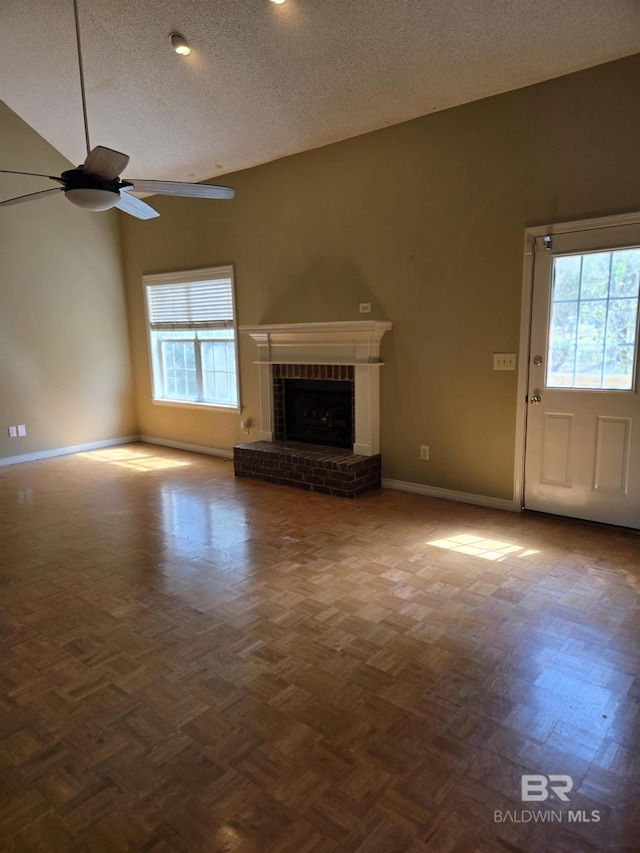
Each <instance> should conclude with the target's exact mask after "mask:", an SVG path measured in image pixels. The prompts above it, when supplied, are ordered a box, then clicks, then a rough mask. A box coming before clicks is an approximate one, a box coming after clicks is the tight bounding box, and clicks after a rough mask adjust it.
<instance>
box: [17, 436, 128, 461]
mask: <svg viewBox="0 0 640 853" xmlns="http://www.w3.org/2000/svg"><path fill="white" fill-rule="evenodd" d="M134 441H140V436H139V435H124V436H121V437H120V438H107V439H105V441H91V442H89V443H88V444H74V445H73V446H72V447H55V448H54V449H53V450H38V451H36V452H35V453H23V454H22V455H21V456H5V457H4V458H2V459H0V468H1V467H3V466H4V465H18V464H19V463H20V462H35V461H37V460H38V459H51V457H52V456H67V455H68V454H69V453H84V452H85V451H87V450H101V449H102V448H103V447H114V446H115V445H117V444H131V443H132V442H134Z"/></svg>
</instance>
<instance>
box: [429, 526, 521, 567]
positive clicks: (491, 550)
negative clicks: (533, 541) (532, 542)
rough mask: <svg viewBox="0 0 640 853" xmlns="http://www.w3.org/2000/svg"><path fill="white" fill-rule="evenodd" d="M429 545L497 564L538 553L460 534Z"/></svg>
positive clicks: (498, 541)
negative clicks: (508, 558)
mask: <svg viewBox="0 0 640 853" xmlns="http://www.w3.org/2000/svg"><path fill="white" fill-rule="evenodd" d="M427 545H434V546H435V547H436V548H445V549H446V550H447V551H457V552H458V553H460V554H469V555H470V556H473V557H482V559H483V560H493V561H494V562H496V563H498V562H500V561H501V560H504V559H506V558H507V557H529V556H530V555H532V554H537V553H538V552H537V551H534V550H532V549H531V548H524V546H522V545H511V544H510V543H509V542H501V541H500V540H498V539H483V537H482V536H476V535H472V534H469V533H459V534H458V535H457V536H449V537H448V538H447V539H434V540H432V541H431V542H427Z"/></svg>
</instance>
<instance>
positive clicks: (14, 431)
mask: <svg viewBox="0 0 640 853" xmlns="http://www.w3.org/2000/svg"><path fill="white" fill-rule="evenodd" d="M17 437H18V428H17V427H14V426H11V427H9V438H17Z"/></svg>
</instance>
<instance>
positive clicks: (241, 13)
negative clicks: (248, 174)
mask: <svg viewBox="0 0 640 853" xmlns="http://www.w3.org/2000/svg"><path fill="white" fill-rule="evenodd" d="M1 9H2V19H1V24H2V32H3V36H2V48H1V52H0V57H1V65H0V82H1V92H2V98H3V100H4V101H5V102H6V103H7V104H8V106H9V107H11V108H12V109H13V110H14V111H15V112H17V113H18V114H19V115H20V116H21V117H22V118H23V119H24V120H25V121H26V122H27V123H28V124H29V125H31V127H33V128H34V129H35V130H36V131H38V133H40V135H41V136H43V137H44V138H45V139H46V140H47V141H48V142H50V143H51V144H52V145H53V146H54V147H55V148H56V149H58V151H60V152H61V153H62V154H64V155H65V156H66V157H67V158H68V159H69V160H71V161H72V162H73V163H74V164H78V163H80V162H82V161H83V160H84V157H85V153H86V151H85V146H84V131H83V127H82V109H81V101H80V87H79V78H78V71H77V58H76V46H75V35H74V18H73V3H72V0H28V2H25V0H1ZM79 15H80V28H81V36H82V48H83V57H84V71H85V78H86V84H87V101H88V115H89V127H90V134H91V144H92V146H93V145H97V144H100V145H105V146H108V147H110V148H115V149H117V150H119V151H123V152H125V153H127V154H129V155H130V156H131V162H130V165H129V168H128V169H127V170H126V172H125V174H127V175H130V176H133V177H137V178H149V179H151V178H156V179H166V180H169V179H172V180H187V181H197V180H204V179H206V178H211V177H214V176H217V175H220V174H222V173H225V172H232V171H235V170H237V169H242V168H245V167H249V166H253V165H256V164H258V163H264V162H267V161H269V160H274V159H276V158H279V157H283V156H285V155H288V154H293V153H296V152H299V151H304V150H308V149H311V148H316V147H318V146H321V145H325V144H327V143H330V142H335V141H338V140H340V139H345V138H348V137H351V136H356V135H357V134H360V133H366V132H367V131H370V130H374V129H378V128H381V127H385V126H387V125H390V124H396V123H398V122H401V121H405V120H407V119H411V118H415V117H417V116H421V115H425V114H428V113H431V112H433V111H435V110H442V109H446V108H447V107H452V106H455V105H458V104H461V103H466V102H469V101H473V100H477V99H478V98H483V97H485V96H488V95H493V94H496V93H499V92H505V91H508V90H511V89H517V88H520V87H522V86H527V85H530V84H532V83H537V82H540V81H542V80H547V79H550V78H552V77H557V76H560V75H562V74H568V73H570V72H572V71H577V70H580V69H583V68H587V67H589V66H592V65H598V64H600V63H603V62H608V61H610V60H613V59H617V58H619V57H623V56H626V55H629V54H632V53H637V52H640V2H638V0H560V2H559V0H397V2H395V3H392V2H388V0H287V2H286V3H285V4H284V5H274V4H273V3H271V2H269V0H79ZM173 30H178V31H180V32H182V33H183V34H184V35H185V36H186V37H187V38H188V39H189V40H190V42H191V44H192V48H193V50H192V53H191V55H190V56H189V57H187V58H181V57H178V56H177V55H176V54H175V53H173V52H172V51H171V50H170V48H169V45H168V35H169V33H170V32H171V31H173ZM639 82H640V81H639ZM2 168H5V169H7V168H8V169H11V168H16V167H15V166H12V164H11V163H3V165H2ZM21 168H22V169H25V168H26V166H25V164H22V166H21ZM31 168H33V171H39V169H38V164H37V163H33V164H32V166H31Z"/></svg>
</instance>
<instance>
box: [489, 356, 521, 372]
mask: <svg viewBox="0 0 640 853" xmlns="http://www.w3.org/2000/svg"><path fill="white" fill-rule="evenodd" d="M493 369H494V370H515V369H516V354H515V352H494V354H493Z"/></svg>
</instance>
